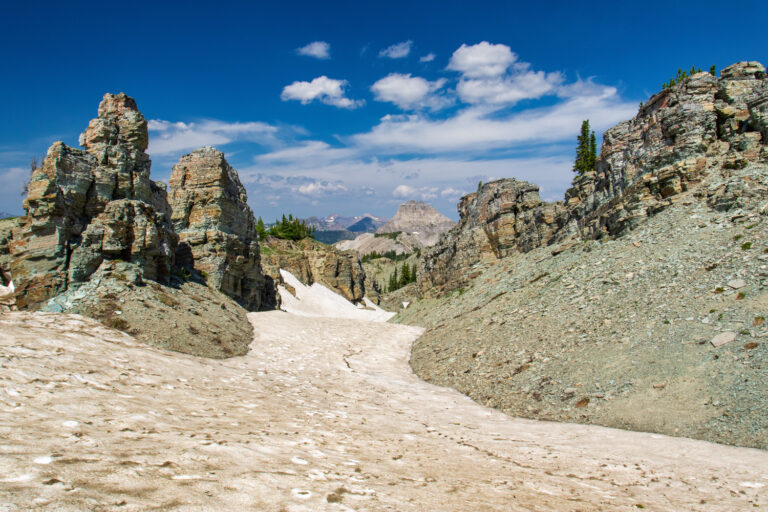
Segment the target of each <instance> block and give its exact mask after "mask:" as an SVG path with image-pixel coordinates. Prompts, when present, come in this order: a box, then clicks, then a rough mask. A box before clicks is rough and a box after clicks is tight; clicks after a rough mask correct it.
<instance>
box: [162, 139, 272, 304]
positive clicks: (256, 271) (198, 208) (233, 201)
mask: <svg viewBox="0 0 768 512" xmlns="http://www.w3.org/2000/svg"><path fill="white" fill-rule="evenodd" d="M247 201H248V197H247V195H246V191H245V188H244V187H243V185H242V183H240V178H239V177H238V175H237V172H236V171H235V170H234V169H233V168H232V167H231V166H230V165H229V164H228V163H227V161H226V159H225V158H224V154H223V153H222V152H220V151H218V150H216V149H213V148H211V147H205V148H201V149H198V150H195V151H193V152H192V153H190V154H188V155H184V156H183V157H181V159H180V160H179V163H177V164H176V165H175V166H174V167H173V173H172V174H171V179H170V204H171V209H172V217H171V218H172V221H173V226H174V228H175V230H176V233H177V234H178V236H179V244H178V248H177V251H176V259H177V263H178V264H179V265H180V266H182V267H184V268H185V269H186V270H187V271H190V272H192V271H196V272H198V273H199V274H200V275H202V276H204V277H205V279H206V282H207V283H208V285H209V286H211V287H212V288H214V289H216V290H219V291H221V292H222V293H224V294H225V295H228V296H229V297H232V298H233V299H235V300H236V301H237V302H238V303H239V304H240V305H241V306H243V307H244V308H246V309H248V310H250V311H257V310H260V309H272V308H274V306H275V298H274V292H273V290H274V286H273V285H272V284H271V283H268V282H267V278H265V276H264V274H263V273H262V271H261V260H260V255H259V245H258V240H257V238H258V237H257V234H256V223H255V220H254V217H253V212H252V211H251V208H250V207H249V206H248V203H247Z"/></svg>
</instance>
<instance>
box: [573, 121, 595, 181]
mask: <svg viewBox="0 0 768 512" xmlns="http://www.w3.org/2000/svg"><path fill="white" fill-rule="evenodd" d="M577 140H578V145H577V146H576V161H575V162H574V163H573V172H575V173H577V174H584V173H585V172H589V171H591V170H593V169H594V168H595V160H596V158H597V139H596V138H595V132H593V131H592V132H591V131H590V129H589V119H585V120H584V121H582V123H581V133H580V134H579V136H578V137H577Z"/></svg>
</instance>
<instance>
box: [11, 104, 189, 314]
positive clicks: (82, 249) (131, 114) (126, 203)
mask: <svg viewBox="0 0 768 512" xmlns="http://www.w3.org/2000/svg"><path fill="white" fill-rule="evenodd" d="M147 141H148V138H147V123H146V120H145V119H144V117H143V116H142V115H141V113H140V112H139V111H138V109H137V107H136V102H135V101H134V100H133V98H130V97H129V96H126V95H125V94H124V93H120V94H117V95H112V94H106V95H104V99H103V100H102V102H101V104H100V105H99V109H98V117H97V118H96V119H93V120H92V121H91V122H90V123H89V125H88V128H87V129H86V131H85V132H84V133H83V134H82V136H81V138H80V142H81V144H82V145H83V146H84V147H85V150H81V149H75V148H70V147H68V146H67V145H65V144H64V143H63V142H56V143H54V144H53V146H51V147H50V149H49V150H48V153H47V155H46V158H45V160H44V161H43V163H42V165H41V166H40V167H39V168H38V169H37V170H36V171H35V172H34V173H33V175H32V177H31V181H30V184H29V193H28V196H27V199H26V200H25V201H24V208H25V210H26V212H27V216H26V218H25V219H24V222H23V223H22V225H21V226H20V227H19V228H18V229H17V230H15V231H14V235H13V240H12V241H11V242H10V251H11V255H12V257H13V263H12V265H11V273H12V275H13V279H14V283H15V285H16V297H17V303H18V305H19V307H35V306H38V305H40V304H41V303H42V302H44V301H45V300H47V299H48V298H50V297H53V296H55V295H58V294H59V293H61V292H63V291H65V290H66V289H67V288H68V287H70V286H71V285H73V284H77V283H79V282H83V281H84V280H87V279H88V278H89V277H90V275H91V274H92V273H93V272H94V271H95V270H96V269H97V268H99V266H100V265H101V263H102V262H103V261H104V260H110V259H121V260H123V261H128V262H135V263H137V264H138V265H139V266H140V268H141V269H142V271H143V276H144V277H145V278H147V279H153V280H160V281H165V280H167V279H168V277H169V275H170V270H171V266H172V263H173V253H174V247H175V243H176V239H175V235H174V234H173V231H172V229H171V226H170V219H168V218H167V215H166V212H167V211H168V206H167V200H166V197H165V196H166V194H165V192H164V187H163V186H162V185H161V184H157V183H154V182H152V181H151V180H150V179H149V172H150V160H149V156H148V155H147V154H146V152H145V150H146V148H147Z"/></svg>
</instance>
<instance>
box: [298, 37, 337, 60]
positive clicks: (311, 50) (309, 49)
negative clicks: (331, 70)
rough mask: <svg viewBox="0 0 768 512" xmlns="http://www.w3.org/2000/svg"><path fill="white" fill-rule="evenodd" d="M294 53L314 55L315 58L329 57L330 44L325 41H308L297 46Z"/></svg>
mask: <svg viewBox="0 0 768 512" xmlns="http://www.w3.org/2000/svg"><path fill="white" fill-rule="evenodd" d="M296 53H298V54H299V55H306V56H307V57H314V58H316V59H330V58H331V45H330V44H328V43H326V42H325V41H315V42H313V43H309V44H308V45H307V46H302V47H301V48H297V49H296Z"/></svg>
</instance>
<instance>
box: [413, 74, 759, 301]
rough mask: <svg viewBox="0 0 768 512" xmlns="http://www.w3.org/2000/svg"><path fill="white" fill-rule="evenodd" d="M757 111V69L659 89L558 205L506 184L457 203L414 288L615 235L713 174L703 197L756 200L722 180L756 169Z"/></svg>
mask: <svg viewBox="0 0 768 512" xmlns="http://www.w3.org/2000/svg"><path fill="white" fill-rule="evenodd" d="M766 112H768V79H767V78H766V76H765V69H764V68H763V66H762V65H761V64H759V63H757V62H741V63H737V64H734V65H732V66H729V67H727V68H725V69H724V70H723V72H722V74H721V76H720V77H719V78H718V77H714V76H712V75H710V74H709V73H698V74H695V75H693V76H691V77H689V78H688V79H686V80H684V81H683V82H681V83H679V84H677V85H675V86H674V87H671V88H668V89H665V90H663V91H661V92H660V93H658V94H656V95H654V96H653V97H651V98H650V99H649V100H648V102H647V103H645V105H643V106H642V107H641V109H640V111H639V112H638V114H637V116H636V117H635V118H633V119H631V120H629V121H625V122H623V123H620V124H619V125H617V126H615V127H613V128H611V129H609V130H606V132H605V134H604V135H603V145H602V148H601V152H600V156H599V157H598V159H597V164H596V168H595V171H593V172H587V173H585V174H583V175H580V176H577V177H576V179H574V182H573V187H572V188H570V189H569V190H568V191H567V192H566V194H565V200H564V201H559V202H553V203H545V202H542V201H541V199H540V197H539V189H538V186H536V185H534V184H531V183H527V182H522V181H517V180H514V179H503V180H498V181H494V182H491V183H486V184H484V185H483V186H482V187H481V188H480V190H478V192H476V193H474V194H469V195H467V196H465V197H463V198H462V199H461V202H460V203H459V206H458V210H459V215H460V221H459V224H458V225H457V226H456V227H455V228H454V229H453V230H452V231H451V232H450V233H448V234H447V236H445V237H443V238H442V239H441V240H440V242H439V243H438V244H437V245H436V246H435V247H434V249H432V250H430V251H428V252H426V253H425V257H424V259H423V260H422V267H421V271H420V272H419V274H420V275H419V278H420V280H419V283H420V289H421V291H422V292H423V293H433V294H435V293H436V294H440V293H442V292H444V291H447V290H451V289H456V288H458V287H460V286H462V284H463V282H464V278H465V277H467V275H471V274H472V273H471V271H470V272H469V274H468V272H467V271H468V269H470V268H471V267H472V266H473V265H475V264H477V263H479V262H482V261H484V260H487V259H490V260H494V259H498V258H504V257H506V256H509V255H511V254H515V253H517V252H527V251H530V250H532V249H534V248H536V247H541V246H547V245H552V244H556V243H563V242H566V243H567V241H569V240H578V239H599V238H601V237H606V236H608V237H612V236H620V235H622V234H625V233H626V232H628V231H629V230H631V229H633V228H635V227H636V226H637V225H639V224H640V223H641V222H642V221H643V220H644V219H646V218H648V217H649V216H652V215H655V214H657V213H658V212H659V211H661V210H663V209H665V208H667V207H669V206H670V205H673V204H675V203H676V202H677V201H678V200H679V196H680V194H681V193H682V192H685V191H687V190H691V189H694V188H696V189H699V190H701V186H700V185H701V182H702V180H703V179H704V178H705V177H707V176H710V175H712V174H713V173H716V174H718V175H719V176H722V177H723V178H725V179H726V181H725V182H724V184H723V189H722V190H720V191H718V192H713V194H715V193H716V194H719V195H721V196H722V199H721V202H723V204H725V203H727V202H729V201H730V202H734V201H736V202H739V201H748V200H750V198H758V197H760V195H761V194H762V190H761V189H759V188H757V189H755V186H758V185H755V186H753V185H752V184H751V182H749V181H745V180H744V179H742V178H734V179H732V180H728V179H727V178H728V174H729V173H731V172H732V171H733V170H734V169H742V168H744V167H746V166H747V165H749V164H750V163H764V162H765V158H766V157H765V154H766V149H765V148H766V145H765V142H764V140H763V136H764V134H766V131H767V130H768V128H766V126H768V125H767V124H766V123H768V114H766ZM758 187H759V186H758ZM735 196H739V197H742V196H744V199H743V200H742V199H738V200H737V198H736V197H735ZM714 201H717V200H714Z"/></svg>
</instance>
